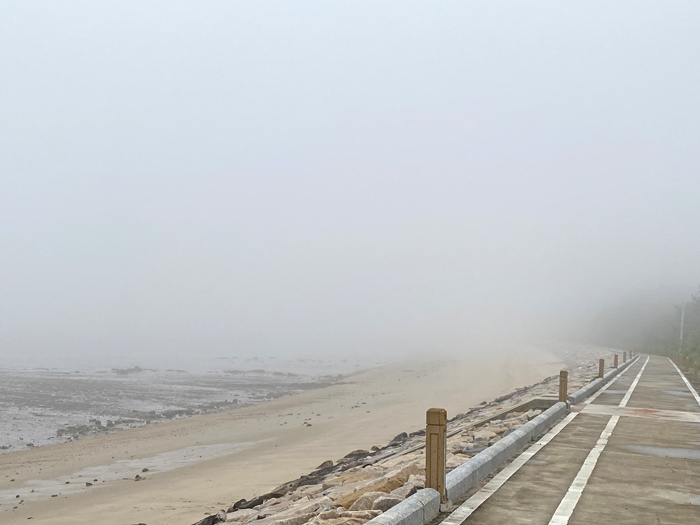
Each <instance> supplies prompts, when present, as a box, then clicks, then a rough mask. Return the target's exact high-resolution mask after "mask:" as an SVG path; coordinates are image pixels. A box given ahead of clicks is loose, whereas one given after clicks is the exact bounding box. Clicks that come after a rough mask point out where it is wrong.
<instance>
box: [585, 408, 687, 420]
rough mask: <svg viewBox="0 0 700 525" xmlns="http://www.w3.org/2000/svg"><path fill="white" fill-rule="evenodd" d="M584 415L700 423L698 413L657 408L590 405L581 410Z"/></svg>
mask: <svg viewBox="0 0 700 525" xmlns="http://www.w3.org/2000/svg"><path fill="white" fill-rule="evenodd" d="M581 413H583V414H592V415H595V416H622V417H642V418H647V419H658V420H659V421H677V422H679V423H700V414H699V413H697V412H682V411H680V410H662V409H657V408H629V407H620V406H617V407H615V406H610V405H588V406H587V407H586V408H584V409H583V410H581Z"/></svg>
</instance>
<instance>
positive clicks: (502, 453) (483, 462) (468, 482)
mask: <svg viewBox="0 0 700 525" xmlns="http://www.w3.org/2000/svg"><path fill="white" fill-rule="evenodd" d="M567 410H568V406H567V405H566V403H564V402H559V403H557V404H556V405H554V406H553V407H551V408H548V409H547V410H545V411H544V412H542V413H541V414H540V415H539V416H537V417H535V418H534V419H532V420H530V421H528V422H527V423H525V424H524V425H522V426H521V427H520V428H518V429H517V430H515V431H513V432H511V433H510V434H508V435H507V436H506V437H504V438H503V439H501V440H499V441H498V442H496V443H494V444H493V445H491V446H490V447H489V448H487V449H486V450H484V451H483V452H480V453H478V454H477V455H476V456H474V457H473V458H471V459H470V460H469V461H467V462H466V463H463V464H462V465H461V466H459V467H457V468H456V469H454V470H453V471H452V472H450V473H449V474H448V475H447V480H446V483H445V485H446V492H447V499H448V500H450V501H455V500H457V499H459V498H460V497H461V496H463V495H464V494H465V493H466V492H467V491H468V490H469V489H470V488H472V487H473V486H474V485H476V484H477V483H478V482H479V481H481V480H482V479H484V478H485V477H486V476H488V475H489V474H490V473H491V472H493V471H494V470H495V469H497V468H498V467H500V466H501V465H503V463H505V462H506V461H508V459H510V457H511V456H513V455H514V454H515V453H516V452H517V451H518V450H520V449H521V448H523V447H524V446H525V445H527V444H528V443H529V442H530V440H531V439H532V438H533V437H535V436H539V435H540V434H542V433H543V432H544V431H545V430H546V429H547V428H549V427H550V426H551V425H552V424H553V423H554V422H555V421H557V420H558V419H559V418H561V417H562V416H564V415H565V414H566V412H567Z"/></svg>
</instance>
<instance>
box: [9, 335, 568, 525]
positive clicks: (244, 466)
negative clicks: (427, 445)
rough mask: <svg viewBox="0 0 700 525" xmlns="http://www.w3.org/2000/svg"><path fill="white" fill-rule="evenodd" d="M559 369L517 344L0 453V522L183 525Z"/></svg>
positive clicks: (541, 353) (547, 356) (551, 358)
mask: <svg viewBox="0 0 700 525" xmlns="http://www.w3.org/2000/svg"><path fill="white" fill-rule="evenodd" d="M560 366H561V362H560V360H559V358H558V357H556V356H555V355H553V354H551V353H549V352H547V351H545V350H542V349H538V348H535V347H523V346H521V347H517V348H513V347H509V348H508V349H507V350H506V349H504V350H500V351H491V352H489V354H488V355H482V356H473V357H472V356H470V357H469V358H465V359H464V360H456V359H454V358H452V359H449V360H439V361H438V360H431V361H419V360H413V361H407V362H403V363H401V364H399V365H392V366H385V367H381V368H375V369H372V370H368V371H365V372H362V373H358V374H355V375H351V376H348V377H347V378H346V379H345V380H344V381H343V382H341V383H340V384H336V385H333V386H330V387H327V388H322V389H318V390H311V391H307V392H303V393H300V394H297V395H293V396H289V397H285V398H281V399H275V400H273V401H269V402H266V403H263V404H260V405H256V406H252V407H246V408H240V409H234V410H229V411H225V412H220V413H216V414H208V415H202V416H195V417H191V418H188V419H183V420H177V421H171V422H165V423H161V424H158V425H155V426H150V427H144V428H138V429H133V430H126V431H122V432H118V433H115V434H109V435H102V436H97V437H91V438H86V439H82V440H79V441H74V442H71V443H62V444H57V445H51V446H45V447H37V448H34V449H30V450H25V451H20V452H13V453H10V454H5V455H3V456H0V472H2V474H1V476H0V522H2V523H7V524H14V523H27V520H28V519H29V518H31V519H32V522H33V523H47V524H63V523H73V524H92V523H100V524H107V525H111V524H115V525H116V524H136V523H145V524H148V525H157V524H170V525H174V524H183V525H188V524H191V523H194V522H195V521H197V520H199V519H201V518H202V517H204V516H205V515H207V514H211V513H215V512H216V511H218V510H219V509H222V508H223V509H226V508H227V507H228V506H230V505H231V504H232V503H233V502H235V501H236V500H238V499H241V498H248V499H249V498H251V497H252V496H255V495H259V494H262V493H264V492H266V491H269V490H271V489H272V488H274V487H276V486H278V485H280V484H281V483H283V482H285V481H288V480H291V479H294V478H296V477H298V476H299V475H301V474H304V473H308V472H310V471H312V470H313V469H314V468H315V467H317V466H318V465H319V464H320V463H321V462H323V461H325V460H327V459H332V460H335V459H337V458H340V457H342V456H344V455H345V454H347V453H348V452H350V451H352V450H355V449H359V448H364V449H369V448H370V447H371V446H373V445H383V444H385V443H386V442H388V441H389V440H391V439H392V438H393V437H394V436H395V435H396V434H398V433H400V432H403V431H407V432H410V431H413V430H417V429H420V428H422V427H423V426H424V417H425V410H426V409H427V408H430V407H432V406H438V407H443V408H446V409H447V411H448V415H455V414H457V413H459V412H463V411H466V410H467V409H469V408H470V407H473V406H475V405H477V404H479V403H480V402H481V401H486V400H491V399H493V398H495V397H497V396H499V395H503V394H505V393H508V392H510V391H512V390H513V389H515V388H518V387H522V386H525V385H529V384H532V383H535V382H537V381H539V380H541V379H543V378H544V377H547V376H550V375H553V374H555V373H557V372H558V370H559V368H560ZM144 469H147V470H145V471H144ZM137 475H139V476H141V477H143V478H144V479H143V480H140V481H135V476H137ZM88 484H89V485H88ZM17 496H19V497H17ZM20 501H22V503H21V504H20V503H19V502H20Z"/></svg>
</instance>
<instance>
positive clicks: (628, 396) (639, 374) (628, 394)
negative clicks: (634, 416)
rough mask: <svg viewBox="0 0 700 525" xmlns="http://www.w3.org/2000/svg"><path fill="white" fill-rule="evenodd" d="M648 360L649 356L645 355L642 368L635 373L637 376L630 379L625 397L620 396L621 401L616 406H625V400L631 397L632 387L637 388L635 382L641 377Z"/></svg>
mask: <svg viewBox="0 0 700 525" xmlns="http://www.w3.org/2000/svg"><path fill="white" fill-rule="evenodd" d="M648 362H649V357H647V360H646V361H644V364H643V365H642V369H641V370H640V371H639V373H638V374H637V377H635V378H634V381H632V384H631V385H630V387H629V390H627V393H626V394H625V397H623V398H622V401H620V404H619V405H618V406H621V407H626V406H627V402H628V401H629V400H630V397H632V392H634V389H635V388H637V383H639V378H640V377H642V373H644V369H645V368H646V367H647V363H648Z"/></svg>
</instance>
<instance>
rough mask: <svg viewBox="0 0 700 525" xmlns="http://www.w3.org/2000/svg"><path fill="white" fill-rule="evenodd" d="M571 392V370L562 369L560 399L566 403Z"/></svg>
mask: <svg viewBox="0 0 700 525" xmlns="http://www.w3.org/2000/svg"><path fill="white" fill-rule="evenodd" d="M568 394H569V372H567V371H566V370H562V371H560V372H559V401H563V402H564V403H566V396H567V395H568Z"/></svg>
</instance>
